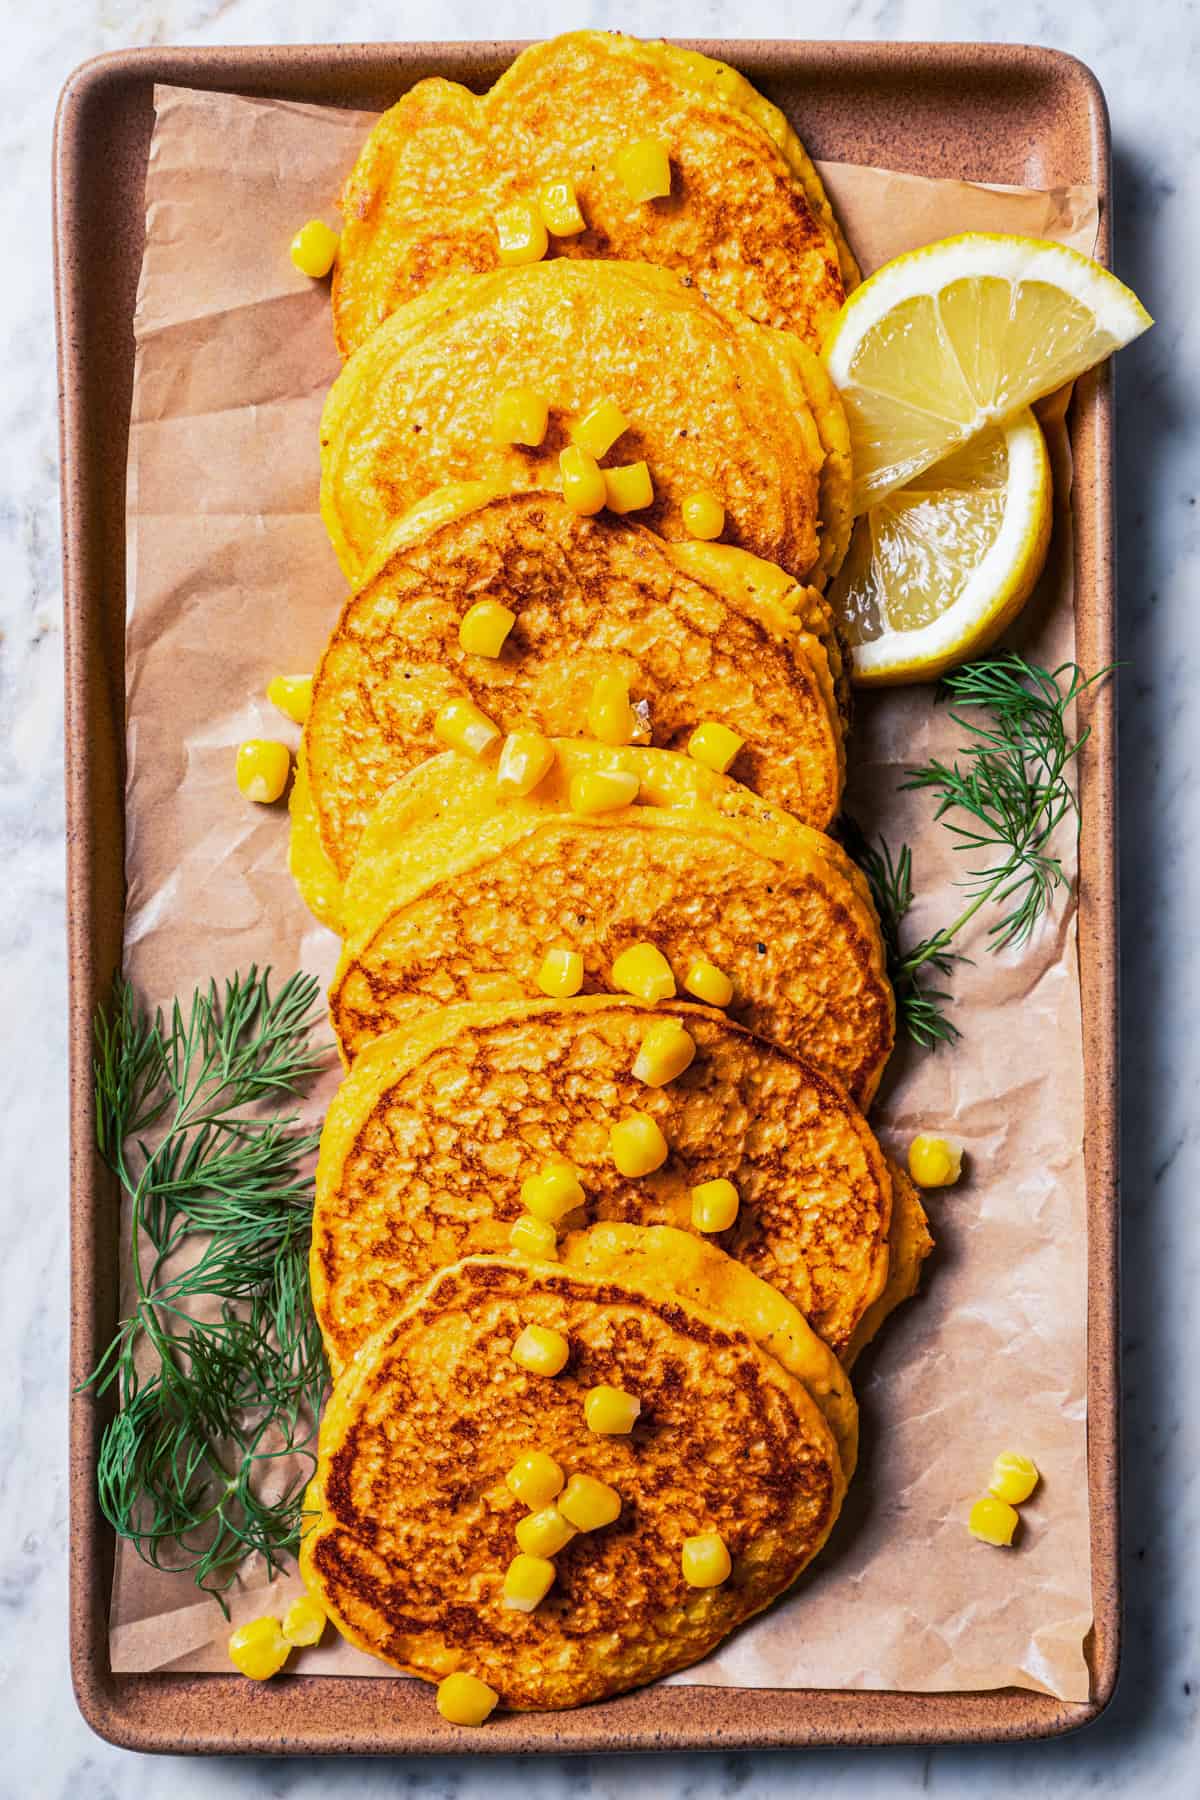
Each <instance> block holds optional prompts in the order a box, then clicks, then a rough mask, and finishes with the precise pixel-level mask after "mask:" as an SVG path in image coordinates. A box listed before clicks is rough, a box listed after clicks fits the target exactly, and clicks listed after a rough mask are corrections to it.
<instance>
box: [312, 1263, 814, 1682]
mask: <svg viewBox="0 0 1200 1800" xmlns="http://www.w3.org/2000/svg"><path fill="white" fill-rule="evenodd" d="M528 1324H541V1325H545V1326H549V1327H551V1328H552V1329H555V1330H558V1331H562V1332H564V1333H565V1335H566V1336H567V1338H568V1339H569V1342H570V1345H571V1358H570V1361H569V1363H568V1365H567V1367H566V1369H565V1370H564V1371H563V1372H562V1373H561V1374H560V1375H558V1376H556V1377H555V1378H554V1379H553V1380H548V1379H546V1378H544V1377H540V1376H536V1375H530V1374H528V1373H527V1372H526V1371H525V1370H523V1369H521V1368H520V1367H519V1366H518V1364H517V1363H516V1362H514V1360H513V1358H512V1355H511V1349H512V1345H513V1342H514V1341H515V1339H516V1337H517V1335H518V1333H519V1332H520V1331H521V1330H522V1328H523V1327H524V1326H526V1325H528ZM600 1382H607V1383H611V1384H613V1385H614V1386H618V1387H622V1388H625V1389H627V1390H629V1391H630V1392H633V1393H636V1394H637V1395H638V1396H639V1398H640V1399H641V1401H642V1409H643V1410H642V1415H641V1418H640V1419H639V1421H638V1423H637V1425H636V1426H635V1427H634V1430H633V1431H632V1433H630V1434H629V1435H628V1436H626V1437H598V1436H596V1435H594V1434H593V1433H591V1432H589V1431H588V1429H587V1427H586V1425H585V1423H584V1416H583V1404H582V1402H583V1396H584V1394H585V1392H586V1391H587V1389H588V1388H590V1387H592V1386H594V1385H596V1384H597V1383H600ZM534 1448H538V1449H541V1450H544V1451H546V1452H548V1453H549V1454H550V1455H552V1456H554V1457H555V1459H556V1460H557V1461H558V1462H559V1463H560V1465H561V1466H562V1468H563V1469H564V1471H567V1472H579V1473H587V1474H590V1475H593V1476H596V1477H598V1478H599V1479H601V1480H603V1481H607V1482H609V1483H610V1484H611V1485H612V1486H613V1487H615V1488H616V1489H617V1491H618V1492H619V1493H620V1495H621V1499H622V1511H621V1516H620V1518H619V1519H618V1520H617V1521H616V1522H615V1523H614V1524H613V1525H611V1526H608V1527H606V1528H605V1529H604V1530H601V1531H596V1532H589V1533H581V1534H580V1535H578V1536H577V1537H576V1538H574V1539H573V1540H572V1541H571V1543H569V1544H568V1545H567V1546H566V1548H565V1549H564V1550H562V1551H560V1553H559V1555H558V1556H557V1558H556V1559H555V1563H556V1579H555V1583H554V1586H553V1588H552V1589H551V1591H550V1593H549V1594H548V1595H547V1597H546V1599H545V1600H543V1601H542V1603H541V1605H540V1606H538V1607H537V1608H536V1610H535V1611H533V1612H532V1613H521V1612H515V1611H510V1610H508V1609H506V1608H505V1607H504V1606H503V1605H502V1604H501V1598H500V1589H501V1584H502V1581H503V1577H504V1570H505V1568H506V1566H507V1564H508V1562H509V1561H510V1559H511V1557H512V1556H513V1555H514V1553H515V1551H516V1547H517V1546H516V1541H515V1536H514V1527H515V1525H516V1523H517V1520H518V1519H519V1518H520V1517H521V1516H522V1513H523V1511H524V1508H522V1507H521V1505H520V1504H519V1502H518V1501H517V1500H516V1499H515V1498H514V1497H513V1496H512V1495H511V1494H510V1493H509V1491H508V1488H507V1487H506V1485H505V1481H504V1477H505V1474H506V1472H507V1471H508V1469H509V1468H510V1467H511V1466H512V1464H513V1463H514V1462H515V1461H516V1460H517V1458H518V1457H519V1456H521V1455H523V1454H525V1453H526V1452H527V1451H529V1450H531V1449H534ZM844 1489H845V1481H844V1476H843V1472H842V1469H841V1465H840V1460H839V1457H838V1451H837V1446H836V1444H835V1441H834V1438H833V1434H832V1432H831V1430H830V1427H829V1425H828V1423H827V1421H826V1419H825V1417H824V1415H823V1414H822V1412H821V1410H820V1408H819V1407H818V1405H817V1404H816V1402H815V1401H814V1399H813V1398H812V1396H811V1395H810V1394H809V1393H808V1391H807V1390H806V1388H805V1387H804V1386H803V1385H802V1384H801V1383H800V1382H799V1381H797V1380H796V1378H795V1377H794V1376H793V1375H790V1374H789V1373H787V1371H786V1370H784V1369H783V1368H782V1366H781V1365H780V1364H779V1363H777V1362H776V1361H775V1360H774V1358H773V1357H770V1356H768V1355H766V1354H765V1352H763V1351H762V1350H760V1349H759V1348H758V1347H757V1346H756V1345H755V1344H754V1343H752V1342H751V1340H750V1339H749V1338H748V1337H747V1336H745V1335H743V1334H742V1333H740V1332H737V1331H735V1330H732V1329H730V1328H729V1327H727V1326H723V1325H721V1324H720V1323H718V1322H717V1321H716V1320H714V1319H712V1318H711V1317H710V1316H709V1315H708V1314H706V1313H703V1312H702V1311H700V1310H699V1309H697V1308H695V1307H693V1306H690V1305H687V1304H685V1303H684V1302H682V1301H680V1300H678V1299H673V1300H670V1301H666V1300H664V1299H661V1298H654V1297H651V1296H649V1295H647V1294H644V1293H640V1292H639V1291H638V1290H637V1289H635V1288H632V1287H629V1286H627V1285H625V1284H622V1283H618V1282H616V1281H613V1280H605V1281H594V1280H589V1279H587V1278H585V1277H583V1276H581V1275H578V1274H575V1273H572V1272H567V1271H565V1270H558V1269H554V1268H553V1267H552V1266H550V1265H548V1264H536V1265H534V1264H526V1265H517V1264H514V1263H511V1262H503V1261H500V1260H492V1259H486V1258H484V1259H478V1260H472V1261H467V1262H462V1263H458V1264H456V1265H455V1266H453V1267H452V1268H450V1269H448V1270H446V1271H445V1272H444V1273H443V1274H442V1275H440V1276H438V1277H436V1278H435V1279H434V1281H433V1282H432V1283H431V1284H430V1285H429V1286H428V1287H427V1288H425V1289H424V1290H423V1291H422V1292H421V1293H420V1294H419V1295H418V1297H417V1298H416V1300H415V1302H414V1304H413V1305H412V1307H411V1308H410V1309H409V1310H408V1311H407V1312H406V1313H404V1314H403V1315H402V1316H401V1317H400V1318H399V1319H397V1320H395V1321H394V1322H393V1323H392V1324H391V1325H390V1326H389V1327H388V1328H387V1329H386V1330H385V1331H383V1332H382V1333H381V1334H380V1335H379V1336H378V1337H376V1338H375V1339H374V1340H372V1342H371V1343H370V1344H369V1345H368V1346H364V1349H363V1351H362V1353H361V1354H360V1356H359V1357H358V1359H357V1360H356V1362H355V1363H354V1365H353V1366H352V1368H351V1369H350V1370H349V1371H348V1372H347V1374H346V1376H345V1377H344V1378H343V1380H342V1381H341V1382H340V1383H339V1384H338V1387H337V1389H336V1390H335V1393H334V1396H333V1398H332V1400H331V1401H330V1403H329V1406H328V1407H327V1409H326V1413H325V1417H324V1420H323V1421H322V1426H321V1439H320V1461H319V1466H318V1471H317V1476H316V1479H315V1481H314V1483H313V1485H312V1487H311V1488H310V1496H309V1503H310V1505H311V1507H312V1509H313V1511H314V1512H315V1513H316V1514H317V1515H318V1516H317V1518H316V1520H315V1523H314V1524H313V1526H312V1527H311V1529H309V1531H308V1532H307V1533H306V1535H305V1538H304V1543H303V1546H302V1551H301V1568H302V1572H303V1574H304V1578H305V1581H306V1583H307V1584H308V1586H309V1587H310V1588H311V1589H312V1591H313V1592H314V1593H316V1594H317V1595H318V1596H319V1597H320V1599H321V1601H322V1602H323V1604H324V1605H325V1606H326V1608H327V1609H328V1611H329V1612H330V1614H331V1615H332V1617H333V1618H334V1620H335V1622H336V1624H337V1625H338V1627H339V1629H340V1630H341V1631H342V1632H343V1634H344V1635H345V1636H346V1637H347V1638H349V1639H350V1641H351V1642H352V1643H355V1644H358V1645H359V1646H360V1647H361V1648H363V1649H365V1650H367V1651H369V1652H371V1653H372V1654H374V1655H376V1656H380V1657H382V1658H384V1660H385V1661H387V1662H390V1663H393V1664H395V1665H396V1666H397V1667H400V1668H402V1669H408V1670H410V1671H412V1672H413V1673H414V1674H418V1675H422V1676H425V1677H426V1678H427V1679H429V1680H438V1679H440V1678H441V1677H443V1676H444V1675H446V1674H448V1673H450V1672H451V1671H452V1670H454V1669H464V1670H467V1671H469V1672H470V1673H471V1674H473V1675H476V1676H478V1677H480V1678H481V1679H482V1680H484V1681H486V1682H488V1683H489V1684H490V1685H491V1686H492V1687H493V1688H495V1689H496V1691H497V1693H498V1694H499V1695H500V1701H501V1704H502V1705H503V1706H505V1707H511V1708H558V1707H566V1706H576V1705H580V1704H582V1703H584V1702H586V1701H590V1700H599V1699H602V1698H604V1697H605V1696H606V1695H610V1694H617V1693H622V1692H624V1691H625V1690H626V1689H628V1688H631V1687H634V1686H637V1685H638V1684H640V1683H642V1682H646V1681H652V1680H654V1679H656V1678H657V1677H659V1676H662V1675H666V1674H669V1673H670V1672H671V1671H672V1670H674V1669H680V1668H684V1667H686V1666H687V1665H688V1664H690V1663H693V1662H696V1661H697V1660H699V1658H700V1657H702V1656H704V1655H706V1654H707V1652H708V1651H709V1650H711V1649H712V1648H713V1646H714V1645H715V1644H717V1643H718V1642H719V1641H720V1640H721V1638H723V1637H724V1636H725V1635H726V1634H727V1633H728V1632H729V1631H731V1630H732V1629H733V1628H734V1627H735V1626H737V1625H739V1624H740V1623H741V1622H742V1621H743V1620H744V1619H747V1618H749V1617H750V1616H751V1615H752V1614H753V1613H755V1612H758V1611H759V1610H760V1609H761V1608H762V1607H764V1606H767V1605H769V1604H770V1602H771V1601H772V1600H773V1599H775V1598H776V1597H777V1596H778V1595H779V1594H780V1593H782V1592H783V1591H784V1589H785V1588H787V1587H788V1586H789V1585H790V1583H791V1582H792V1581H794V1580H795V1578H796V1576H797V1575H798V1574H799V1573H800V1571H801V1570H802V1569H803V1568H804V1566H805V1565H806V1563H807V1562H808V1561H809V1560H810V1559H811V1558H812V1556H813V1555H815V1553H816V1552H817V1551H818V1550H819V1549H820V1547H821V1545H822V1544H823V1543H824V1541H825V1539H826V1537H827V1536H828V1534H829V1531H830V1529H831V1527H832V1525H833V1522H834V1519H835V1518H836V1516H837V1513H838V1509H839V1507H840V1504H841V1500H842V1495H843V1493H844ZM700 1530H716V1531H719V1532H720V1533H721V1535H722V1537H723V1538H724V1539H725V1541H726V1543H727V1545H728V1547H729V1551H730V1554H731V1556H732V1559H733V1571H732V1574H731V1576H730V1578H729V1579H728V1581H726V1582H725V1583H724V1584H723V1585H722V1586H720V1587H717V1588H708V1589H696V1588H690V1587H689V1586H688V1585H687V1584H686V1582H685V1581H684V1579H683V1575H682V1572H681V1569H680V1552H681V1548H682V1543H683V1539H684V1538H685V1537H687V1536H688V1535H690V1534H691V1533H694V1532H697V1531H700Z"/></svg>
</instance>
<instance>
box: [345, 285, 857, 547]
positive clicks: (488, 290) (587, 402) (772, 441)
mask: <svg viewBox="0 0 1200 1800" xmlns="http://www.w3.org/2000/svg"><path fill="white" fill-rule="evenodd" d="M513 388H530V389H532V390H533V391H534V392H535V393H536V394H537V395H539V396H540V397H541V399H542V400H544V401H545V402H546V404H547V405H548V407H549V422H548V425H547V429H546V434H545V437H544V438H543V440H542V442H541V443H540V444H539V445H538V446H537V447H536V448H528V447H525V446H522V445H519V444H509V443H501V442H498V441H497V438H496V435H495V433H494V414H495V409H496V404H497V401H498V400H499V398H500V396H501V395H502V394H504V393H505V392H507V391H508V390H510V389H513ZM818 391H819V393H820V395H821V396H822V397H823V398H822V400H821V402H820V404H819V405H818V409H817V412H816V413H814V411H813V405H812V402H811V401H810V397H809V396H810V393H812V394H814V395H815V394H817V392H818ZM603 400H609V401H613V402H614V403H615V404H616V405H617V406H618V407H619V408H620V411H621V413H622V415H623V416H624V418H625V419H627V420H628V422H629V423H628V427H627V429H626V430H625V431H624V432H623V433H622V434H621V436H620V437H619V438H618V439H616V441H615V443H614V444H613V446H612V448H611V450H610V451H609V452H608V453H607V456H606V459H605V460H606V462H607V463H608V464H609V465H611V466H613V467H617V466H621V465H625V464H632V463H637V462H640V461H643V460H644V461H645V462H646V463H647V464H648V466H649V471H650V476H651V480H652V483H653V503H652V505H650V506H649V507H647V508H645V509H644V510H642V511H639V512H638V514H637V519H638V522H639V523H640V524H644V525H649V526H650V527H651V528H652V529H653V530H655V531H657V532H659V533H660V534H661V535H662V536H664V537H667V538H672V539H675V538H682V537H686V536H687V532H686V529H685V527H684V524H683V518H682V512H681V507H682V504H683V502H684V500H686V499H687V498H688V497H689V495H691V494H694V493H696V492H698V491H701V490H706V491H710V492H712V493H714V494H715V495H716V496H717V498H718V499H719V500H720V502H721V504H722V505H723V507H724V509H725V534H724V535H725V541H726V542H727V543H732V544H736V545H738V546H739V547H740V548H741V549H743V550H749V551H752V552H753V553H754V554H755V555H756V556H761V557H763V558H765V559H766V560H767V561H768V562H774V563H778V564H779V566H780V567H781V568H783V569H786V570H787V571H788V573H789V574H791V575H793V576H795V577H796V579H797V580H806V579H809V578H812V579H813V580H815V581H818V582H819V581H823V580H824V579H825V577H826V576H827V575H829V574H832V573H833V572H834V570H835V568H836V567H837V566H839V565H840V562H841V557H842V555H843V554H844V551H845V542H846V540H847V538H848V530H849V512H848V504H849V438H848V435H847V433H846V428H845V419H844V417H843V414H842V411H841V404H840V401H839V400H838V399H837V396H836V394H835V393H834V390H833V388H832V386H831V385H830V384H829V381H828V378H827V377H826V376H825V375H824V373H823V371H822V370H821V366H820V361H819V358H818V357H817V356H816V355H815V354H814V353H813V352H812V351H811V350H809V349H808V348H807V347H806V346H805V345H804V344H802V343H801V342H800V340H799V338H797V337H795V336H793V335H792V334H791V333H790V332H783V331H771V330H769V329H768V328H767V327H766V326H762V325H754V324H752V323H750V322H748V321H746V320H736V319H731V318H723V317H722V316H721V314H720V313H718V312H716V311H715V310H714V309H713V308H712V307H711V306H709V304H708V302H707V301H706V300H705V299H704V298H703V296H702V295H701V294H700V292H699V291H698V290H697V289H695V288H688V287H685V286H684V285H683V283H682V282H681V281H680V280H679V279H678V277H677V276H675V275H673V274H671V273H670V272H669V271H668V270H666V269H654V268H650V267H649V266H648V265H647V264H645V263H619V262H609V263H599V262H568V261H565V260H563V259H557V260H555V261H553V262H542V263H534V264H531V265H529V266H526V267H523V268H512V269H500V270H496V271H494V272H493V273H491V274H487V275H453V276H448V277H447V278H446V279H445V280H444V281H441V282H438V283H437V284H436V285H435V286H434V287H432V288H430V290H429V291H428V293H426V294H423V295H422V296H421V297H420V298H419V299H417V300H410V301H409V302H408V303H407V305H405V306H402V307H400V308H399V310H398V311H396V312H394V313H393V314H392V315H391V317H390V318H389V319H387V320H386V321H385V323H384V324H383V325H381V326H380V328H379V330H378V331H377V332H376V333H375V334H374V336H373V337H370V338H368V339H367V341H366V343H364V344H363V345H362V346H361V347H360V348H359V349H358V350H357V351H355V353H354V355H353V356H352V357H351V358H350V360H349V362H348V363H347V364H346V365H345V367H344V368H343V370H342V372H341V374H340V375H339V376H338V378H337V380H336V381H335V382H334V384H333V386H332V387H331V389H330V391H329V395H328V398H327V400H326V403H325V408H324V411H323V413H322V416H321V513H322V516H323V518H324V520H325V524H326V527H327V529H328V531H329V536H330V539H331V541H332V543H333V547H334V550H335V551H336V553H337V556H338V560H339V561H340V562H341V565H342V568H343V569H344V570H345V572H346V575H347V577H348V578H349V579H350V581H351V582H357V581H358V579H359V578H360V576H361V575H362V572H363V570H364V568H365V567H366V565H367V563H368V562H369V560H370V558H371V555H372V553H373V552H374V550H375V549H376V547H377V546H378V545H379V544H380V543H381V542H382V540H383V538H384V536H385V534H386V532H387V529H388V527H389V526H390V525H391V524H393V523H394V522H395V521H396V520H397V519H398V518H399V517H401V516H402V515H403V514H404V513H406V512H408V511H409V510H410V509H411V508H412V507H413V506H415V505H416V504H417V503H418V502H419V501H421V500H422V499H424V497H425V496H426V495H427V494H429V493H431V492H432V491H433V490H434V489H436V488H440V487H443V486H445V485H446V484H447V483H450V482H458V481H476V480H483V481H498V482H501V483H503V485H505V486H507V487H509V488H520V487H531V488H561V475H560V471H559V453H560V451H561V450H563V449H564V448H565V447H566V446H567V445H568V444H569V442H570V431H571V427H572V426H573V425H577V424H578V423H579V421H580V420H581V419H582V418H583V417H584V416H585V415H586V414H587V413H588V412H589V411H590V409H591V408H593V407H594V406H595V405H596V404H597V403H599V402H600V401H603ZM843 515H844V516H843ZM823 530H824V537H823V535H822V533H823Z"/></svg>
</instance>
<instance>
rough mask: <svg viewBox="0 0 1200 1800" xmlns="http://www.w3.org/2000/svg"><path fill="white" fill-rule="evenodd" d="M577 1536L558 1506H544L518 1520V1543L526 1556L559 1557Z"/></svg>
mask: <svg viewBox="0 0 1200 1800" xmlns="http://www.w3.org/2000/svg"><path fill="white" fill-rule="evenodd" d="M574 1536H575V1527H574V1526H573V1525H571V1524H569V1523H568V1521H567V1520H566V1519H564V1518H563V1516H562V1514H561V1513H560V1512H559V1510H558V1508H557V1506H543V1507H542V1509H541V1511H540V1512H532V1513H526V1515H525V1517H524V1518H523V1519H518V1520H517V1543H518V1545H519V1546H520V1548H521V1549H522V1550H524V1552H525V1554H526V1556H557V1555H558V1553H559V1551H560V1550H562V1549H564V1548H565V1546H566V1545H567V1544H569V1543H570V1541H571V1539H572V1538H573V1537H574Z"/></svg>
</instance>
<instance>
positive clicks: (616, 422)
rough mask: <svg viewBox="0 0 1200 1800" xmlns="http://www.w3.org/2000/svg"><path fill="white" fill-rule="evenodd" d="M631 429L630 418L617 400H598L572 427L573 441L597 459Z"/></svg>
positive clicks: (604, 454)
mask: <svg viewBox="0 0 1200 1800" xmlns="http://www.w3.org/2000/svg"><path fill="white" fill-rule="evenodd" d="M628 430H629V420H628V419H627V418H626V417H625V414H624V413H623V412H622V411H621V409H620V407H619V406H618V405H617V403H616V401H615V400H597V402H596V404H595V406H590V407H589V408H588V410H587V411H586V412H585V413H584V415H583V417H582V418H581V419H577V420H576V421H575V423H574V425H572V427H571V442H572V443H573V444H577V445H578V446H579V448H580V449H581V450H586V452H587V454H588V455H589V456H592V457H595V458H596V460H597V461H599V459H600V458H601V457H602V456H607V455H608V453H609V451H610V450H611V449H612V447H613V445H614V444H615V443H616V441H617V439H618V438H619V437H620V436H621V435H622V433H623V432H626V431H628Z"/></svg>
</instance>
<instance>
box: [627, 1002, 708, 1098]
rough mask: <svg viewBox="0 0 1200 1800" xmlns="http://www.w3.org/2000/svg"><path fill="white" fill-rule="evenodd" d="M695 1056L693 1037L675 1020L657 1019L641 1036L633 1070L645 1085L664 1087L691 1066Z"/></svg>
mask: <svg viewBox="0 0 1200 1800" xmlns="http://www.w3.org/2000/svg"><path fill="white" fill-rule="evenodd" d="M695 1055H696V1040H695V1038H694V1037H693V1036H692V1034H691V1032H690V1031H685V1030H684V1028H683V1026H682V1025H681V1024H680V1023H679V1020H678V1019H657V1020H656V1021H655V1023H654V1024H653V1025H651V1026H650V1028H649V1030H648V1031H647V1032H646V1034H645V1036H644V1037H643V1038H642V1042H641V1047H640V1048H639V1050H638V1053H637V1056H636V1057H635V1058H634V1063H633V1073H634V1075H635V1076H636V1078H637V1080H638V1081H644V1082H645V1084H646V1086H647V1087H665V1086H666V1084H667V1082H668V1081H674V1079H675V1077H676V1076H677V1075H682V1074H683V1071H684V1070H685V1069H688V1068H690V1067H691V1065H692V1062H693V1060H694V1059H695Z"/></svg>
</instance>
